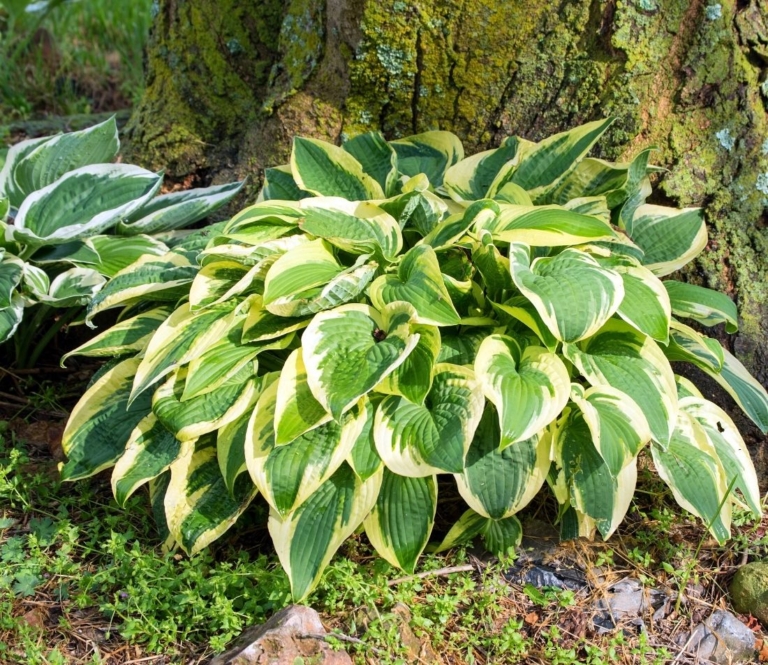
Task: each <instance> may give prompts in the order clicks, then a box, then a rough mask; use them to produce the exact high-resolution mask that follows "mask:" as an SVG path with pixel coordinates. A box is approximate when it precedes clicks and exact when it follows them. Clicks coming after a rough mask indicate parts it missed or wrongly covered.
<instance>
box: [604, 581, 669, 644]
mask: <svg viewBox="0 0 768 665" xmlns="http://www.w3.org/2000/svg"><path fill="white" fill-rule="evenodd" d="M671 599H672V597H671V596H670V594H668V593H665V592H664V591H661V590H660V589H646V588H644V587H643V585H642V584H641V583H640V582H639V580H636V579H633V578H626V579H623V580H620V581H619V582H616V583H615V584H613V585H611V586H610V587H608V589H607V591H606V593H605V595H604V597H602V598H600V599H599V600H598V601H597V603H595V606H594V609H595V610H596V613H595V615H594V617H593V623H594V625H595V628H596V629H597V631H598V632H599V633H605V632H610V631H612V630H614V629H616V628H617V627H618V625H619V624H620V623H621V624H627V623H628V624H630V625H634V626H636V627H637V628H639V629H641V630H643V629H645V622H644V621H643V617H646V618H647V617H648V616H650V615H652V616H653V620H654V621H660V620H661V619H663V618H664V616H666V615H667V614H668V613H669V607H670V602H671Z"/></svg>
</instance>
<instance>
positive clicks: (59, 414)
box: [0, 402, 69, 418]
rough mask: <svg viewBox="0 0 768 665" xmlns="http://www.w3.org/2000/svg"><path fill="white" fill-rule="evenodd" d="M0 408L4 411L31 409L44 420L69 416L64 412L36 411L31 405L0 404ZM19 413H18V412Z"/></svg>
mask: <svg viewBox="0 0 768 665" xmlns="http://www.w3.org/2000/svg"><path fill="white" fill-rule="evenodd" d="M0 407H5V408H6V409H26V408H30V409H32V410H33V411H34V412H35V413H36V414H38V415H40V416H43V417H44V418H66V417H67V416H68V415H69V414H68V413H65V412H64V411H48V410H47V409H36V408H35V407H34V406H32V404H29V403H27V404H10V403H9V402H0ZM19 413H20V412H19Z"/></svg>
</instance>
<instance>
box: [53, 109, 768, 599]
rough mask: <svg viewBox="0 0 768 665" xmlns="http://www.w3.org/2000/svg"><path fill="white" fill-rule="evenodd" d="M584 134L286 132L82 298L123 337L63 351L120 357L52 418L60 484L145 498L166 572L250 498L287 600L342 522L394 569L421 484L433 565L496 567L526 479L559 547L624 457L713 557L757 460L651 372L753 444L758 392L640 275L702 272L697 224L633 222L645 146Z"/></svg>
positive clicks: (618, 487) (300, 591)
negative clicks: (283, 576)
mask: <svg viewBox="0 0 768 665" xmlns="http://www.w3.org/2000/svg"><path fill="white" fill-rule="evenodd" d="M609 124H610V121H609V120H607V121H596V122H593V123H590V124H587V125H584V126H582V127H579V128H576V129H573V130H571V131H569V132H565V133H563V134H558V135H555V136H552V137H550V138H548V139H545V140H544V141H541V142H540V143H532V142H529V141H526V140H524V139H520V138H517V137H512V138H509V139H507V140H506V141H505V142H504V143H503V144H502V145H501V146H500V147H499V148H497V149H494V150H490V151H487V152H484V153H480V154H477V155H473V156H470V157H467V158H464V155H463V148H462V145H461V143H460V142H459V140H458V139H457V138H456V137H455V136H454V135H452V134H450V133H447V132H428V133H425V134H420V135H417V136H413V137H409V138H405V139H400V140H397V141H391V142H386V141H385V140H384V139H383V138H382V136H381V135H379V134H377V133H370V134H364V135H361V136H358V137H355V138H353V139H351V140H349V141H347V142H345V143H344V144H343V146H342V147H337V146H334V145H331V144H328V143H324V142H321V141H316V140H312V139H303V138H297V139H295V141H294V145H293V152H292V155H291V163H290V165H286V166H281V167H277V168H273V169H268V170H267V173H266V180H265V184H264V189H263V191H262V200H261V201H260V202H258V203H257V204H255V205H254V206H252V207H250V208H247V209H246V210H244V211H242V212H241V213H239V214H238V215H236V216H235V217H233V218H232V219H231V220H230V221H229V222H228V223H226V224H224V225H221V226H217V227H216V228H215V229H212V230H211V231H210V234H211V235H210V237H209V238H198V239H196V240H195V241H194V242H192V243H189V244H187V245H186V246H185V247H184V248H183V250H180V249H178V248H172V249H171V250H170V251H169V252H167V253H166V254H163V255H162V256H158V257H152V259H151V260H149V261H140V262H138V263H136V264H133V265H129V266H127V267H126V268H124V269H123V270H121V271H120V272H118V273H117V274H116V275H115V276H114V277H113V278H112V279H111V280H110V281H109V283H108V284H107V285H105V286H104V288H102V289H101V291H100V292H99V293H98V294H97V295H96V296H95V297H94V298H93V300H92V302H91V304H90V306H89V312H88V315H87V320H89V321H92V320H93V318H94V317H96V316H98V315H99V313H101V312H103V311H105V310H108V309H112V308H123V314H122V315H121V320H120V322H119V323H118V324H117V325H116V326H114V327H112V328H109V329H107V330H105V331H104V332H102V333H101V334H100V335H99V336H97V337H96V338H95V339H94V340H92V341H90V342H88V343H87V344H85V345H84V346H83V347H81V348H80V349H78V350H76V351H74V352H73V354H82V355H86V356H87V355H96V356H98V355H107V356H113V357H118V358H117V360H116V361H114V362H112V363H109V364H108V365H106V366H105V367H104V369H103V371H102V372H100V373H99V374H98V375H97V376H96V377H95V378H94V381H93V383H92V385H91V387H90V388H89V389H88V391H87V392H86V393H85V395H84V396H83V398H82V400H81V401H80V403H79V404H78V405H77V407H76V408H75V409H74V411H73V413H72V416H71V418H70V420H69V423H68V425H67V429H66V431H65V433H64V437H63V448H64V452H65V453H66V455H67V456H68V461H67V462H66V463H65V464H64V465H63V467H62V477H63V478H64V479H66V480H76V479H80V478H84V477H87V476H90V475H93V474H95V473H97V472H99V471H102V470H104V469H107V468H110V467H114V469H113V472H112V485H113V490H114V493H115V497H116V498H117V500H118V502H120V503H125V502H126V501H127V500H128V499H129V497H130V496H131V495H132V494H133V493H134V492H135V491H136V490H137V489H138V488H139V487H141V486H142V485H145V484H148V486H149V492H150V497H151V502H152V505H153V507H154V510H155V514H156V515H157V517H158V519H159V522H160V524H161V527H162V529H163V530H164V533H165V536H166V538H167V543H168V544H169V545H172V544H178V545H179V546H181V547H182V548H183V549H184V550H185V551H187V552H188V553H195V552H197V551H199V550H201V549H202V548H204V547H205V546H206V545H208V544H209V543H210V542H212V541H213V540H215V539H216V538H218V537H220V536H221V535H222V534H223V533H224V532H225V531H226V530H227V529H228V528H230V527H231V526H232V524H233V523H235V521H236V520H237V519H238V517H239V516H240V515H241V514H242V513H243V511H245V510H246V508H247V507H248V505H249V504H250V503H251V502H252V500H253V499H254V497H255V496H256V495H257V494H261V495H262V497H263V498H264V499H265V500H266V501H267V503H268V504H269V506H270V515H269V519H268V527H269V531H270V534H271V536H272V539H273V542H274V544H275V549H276V550H277V553H278V556H279V558H280V561H281V563H282V565H283V567H284V569H285V570H286V572H287V574H288V576H289V578H290V581H291V587H292V592H293V595H294V597H295V598H297V599H300V598H304V597H305V596H306V595H307V594H308V593H309V592H310V591H311V590H312V588H313V587H314V586H315V585H316V584H317V583H318V580H319V579H320V576H321V574H322V571H323V569H324V568H325V567H326V565H327V564H328V562H329V561H330V559H331V558H332V556H333V554H334V552H335V551H336V550H337V549H338V547H339V546H340V545H341V544H342V543H343V542H344V540H345V539H346V538H348V537H349V536H350V535H351V534H353V533H354V532H355V531H356V530H357V529H358V528H360V527H361V526H362V528H364V530H365V533H366V534H367V537H368V539H369V540H370V542H371V543H372V545H373V546H374V548H375V549H376V551H377V552H378V554H379V555H380V556H381V557H383V558H384V559H385V560H386V561H388V562H389V563H390V564H392V565H394V566H396V567H399V568H402V569H403V570H405V571H408V572H412V571H413V570H414V569H415V567H416V564H417V561H418V559H419V556H420V555H421V554H422V552H423V551H424V549H425V548H426V546H427V544H428V542H429V539H430V534H431V531H432V527H433V523H434V516H435V511H436V506H437V501H438V496H437V476H438V474H450V475H453V476H454V478H455V481H456V485H457V488H458V491H459V493H460V494H461V496H462V497H463V499H464V500H465V501H466V503H467V505H468V506H469V509H468V510H467V511H466V512H465V513H464V515H463V516H462V517H461V518H460V519H459V520H458V522H457V523H456V524H455V525H454V527H453V528H452V529H451V530H450V531H449V532H448V534H447V535H446V537H445V539H444V540H443V541H442V542H441V543H436V544H434V547H435V548H436V549H438V550H439V549H442V548H448V547H451V546H453V545H456V544H457V543H461V542H465V541H467V540H470V539H472V538H474V537H476V536H482V538H483V540H484V542H485V545H486V547H487V548H488V549H489V550H491V551H492V552H495V553H501V554H503V553H506V552H509V551H510V550H511V549H512V548H514V547H515V546H516V545H517V544H518V543H519V541H520V538H521V525H520V522H519V521H518V519H517V517H516V516H515V514H516V513H517V512H518V511H520V510H521V509H522V508H524V507H525V506H526V505H527V504H528V503H529V502H530V501H531V500H532V499H533V497H534V496H535V495H536V494H537V493H538V491H539V490H540V489H541V487H542V486H543V485H544V484H545V483H547V484H548V485H549V486H550V487H551V489H552V491H553V493H554V496H555V497H556V498H557V501H558V503H559V505H560V514H559V522H560V525H561V532H562V535H563V537H565V538H571V537H575V536H578V535H582V536H592V535H594V534H595V532H599V533H600V534H601V536H602V537H603V538H605V539H607V538H608V537H609V536H610V535H611V534H612V533H613V532H614V531H615V529H616V528H617V527H618V525H619V524H620V523H621V521H622V519H623V518H624V515H625V514H626V512H627V510H628V508H629V506H630V503H631V501H632V497H633V494H634V490H635V485H636V480H637V472H638V469H637V459H638V455H639V454H640V453H641V452H642V451H648V453H649V454H650V456H651V458H652V460H653V464H654V466H655V468H656V470H657V472H658V474H659V476H660V477H661V478H662V479H663V480H664V482H666V483H667V484H668V485H669V487H670V489H671V491H672V492H673V495H674V497H675V499H676V500H677V502H678V503H679V504H680V505H681V506H682V507H683V508H685V509H686V510H688V511H690V512H692V513H694V514H695V515H697V516H699V517H700V518H701V519H702V520H703V521H704V524H705V525H706V527H707V528H708V529H709V530H710V531H711V533H712V535H713V536H714V537H715V538H716V539H717V541H719V542H724V541H725V540H726V539H727V538H728V537H729V534H730V522H731V513H732V509H733V507H734V506H738V507H741V506H743V507H746V508H748V509H749V510H750V511H751V512H752V513H753V514H754V515H755V516H759V515H760V514H761V508H760V501H759V492H758V487H757V479H756V476H755V472H754V468H753V465H752V462H751V460H750V458H749V454H748V452H747V449H746V447H745V445H744V442H743V440H742V439H741V436H740V435H739V433H738V431H737V429H736V427H735V426H734V424H733V422H732V421H731V420H730V418H729V417H728V415H727V414H726V413H725V412H723V411H722V410H721V409H720V408H719V407H717V406H716V405H714V404H712V403H711V402H709V401H707V400H706V399H704V398H703V397H702V396H701V394H700V393H699V391H698V390H697V389H696V388H695V386H694V385H693V384H692V383H691V382H690V381H688V380H687V379H684V378H682V377H679V376H676V375H675V374H674V373H673V370H672V367H671V365H670V361H671V360H675V361H687V362H690V363H692V364H694V365H696V366H697V367H699V368H700V369H702V370H703V371H704V372H706V373H707V374H709V375H710V376H712V377H713V378H714V379H715V380H716V381H717V382H718V383H720V385H722V386H723V387H724V388H725V389H726V390H727V391H728V392H729V393H730V394H731V395H732V396H733V397H734V399H735V400H736V402H737V403H738V404H739V405H740V406H741V407H742V408H743V409H744V411H745V412H746V413H747V415H749V416H750V417H751V418H752V419H753V420H754V421H755V423H756V424H757V425H758V426H760V427H761V428H762V429H763V430H765V429H766V428H767V427H768V396H767V395H766V393H765V390H764V389H763V388H762V386H760V384H759V383H758V382H757V381H756V380H755V379H753V378H752V377H751V376H750V375H749V374H748V373H747V372H746V370H745V369H744V367H743V366H742V365H741V364H740V363H739V361H738V360H737V359H736V358H734V357H733V356H732V355H731V354H730V353H728V352H727V351H726V350H725V349H723V348H722V346H721V345H720V344H719V343H718V342H717V341H716V340H714V339H711V338H709V337H707V336H705V335H703V334H701V333H700V332H698V331H697V330H695V329H694V328H692V327H690V326H689V325H687V324H685V323H683V322H682V321H681V320H680V319H687V320H689V322H693V323H695V324H697V325H699V326H711V325H716V324H721V323H722V324H725V326H726V327H727V329H729V330H734V329H735V328H736V325H737V316H736V311H735V307H734V305H733V303H732V302H731V301H730V299H728V298H727V297H726V296H724V295H722V294H719V293H716V292H714V291H711V290H709V289H706V288H704V287H700V286H694V285H690V284H685V283H683V282H679V281H676V280H672V279H667V280H665V281H662V280H661V279H660V278H661V277H666V276H668V275H670V274H671V273H673V272H675V271H676V270H678V269H679V268H681V267H683V266H684V265H685V264H687V263H688V262H690V261H691V260H692V259H693V258H695V256H696V255H697V254H698V253H699V252H701V250H702V249H703V248H704V246H705V245H706V241H707V233H706V228H705V224H704V221H703V219H702V217H701V214H700V212H699V211H698V210H697V209H683V210H678V209H674V208H670V207H666V206H658V205H653V204H647V203H646V199H647V198H648V197H649V196H650V194H651V186H650V178H649V175H650V174H651V173H652V172H653V170H654V169H653V167H652V166H650V165H649V161H648V160H649V155H650V150H646V151H643V152H641V153H640V154H639V155H638V156H637V157H636V158H635V159H634V160H633V161H632V162H631V163H627V164H617V163H609V162H605V161H602V160H598V159H593V158H589V157H587V156H586V155H587V153H588V151H589V150H590V148H591V147H592V146H593V145H594V143H595V142H596V141H597V140H598V139H599V138H600V136H601V135H602V133H603V132H604V131H605V130H606V129H607V127H608V126H609ZM179 298H181V299H180V300H179ZM177 300H178V303H177V304H171V303H175V302H176V301H177ZM70 355H72V354H70Z"/></svg>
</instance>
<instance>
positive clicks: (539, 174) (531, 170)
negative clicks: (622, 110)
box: [495, 118, 613, 203]
mask: <svg viewBox="0 0 768 665" xmlns="http://www.w3.org/2000/svg"><path fill="white" fill-rule="evenodd" d="M612 122H613V118H608V119H606V120H596V121H594V122H589V123H587V124H585V125H581V126H580V127H575V128H574V129H570V130H568V131H566V132H562V133H560V134H555V135H553V136H549V137H547V138H546V139H544V140H543V141H539V143H536V144H535V145H533V146H524V152H523V153H522V154H521V156H520V158H519V160H516V161H517V165H516V166H515V167H514V168H513V169H511V171H510V172H509V174H508V175H505V174H504V171H503V170H502V172H501V173H500V174H499V176H501V178H498V177H497V179H496V183H495V184H496V186H497V188H498V185H499V184H500V183H503V182H507V181H510V182H514V183H515V184H517V185H520V187H522V188H523V189H525V190H527V191H528V192H529V193H530V195H531V198H532V199H533V202H534V203H547V202H548V201H549V198H550V195H551V193H552V192H553V191H555V190H556V189H557V187H558V185H559V184H560V183H561V182H562V180H563V179H565V178H566V177H567V176H568V174H570V173H571V171H573V170H574V169H575V168H576V166H577V165H578V163H579V161H580V160H581V159H582V158H583V157H584V156H585V155H586V154H587V153H588V152H589V150H590V149H591V148H592V146H593V145H594V144H595V143H596V142H597V141H598V140H599V139H600V137H601V136H602V135H603V134H604V133H605V130H607V129H608V127H609V126H610V125H611V123H612Z"/></svg>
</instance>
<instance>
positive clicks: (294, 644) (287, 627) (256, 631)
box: [209, 605, 352, 665]
mask: <svg viewBox="0 0 768 665" xmlns="http://www.w3.org/2000/svg"><path fill="white" fill-rule="evenodd" d="M326 634H327V633H326V632H325V628H323V624H322V623H321V621H320V616H319V615H318V614H317V612H315V610H313V609H312V608H309V607H304V606H303V605H291V606H290V607H286V608H285V609H283V610H281V611H280V612H278V613H277V614H275V615H274V616H272V617H271V618H270V619H269V621H267V622H266V623H264V624H262V625H261V626H254V627H253V628H249V629H248V630H246V631H245V632H244V633H243V634H242V635H241V636H240V637H239V638H238V640H237V642H236V644H235V646H234V647H233V648H232V649H230V650H229V651H227V652H226V653H223V654H221V655H219V656H216V658H214V659H213V660H211V661H210V663H209V665H294V663H301V662H305V663H310V662H311V663H312V665H352V659H351V658H350V657H349V654H348V653H347V652H346V651H336V650H334V649H332V648H331V647H330V646H329V645H328V643H327V642H325V640H324V639H323V638H324V637H325V635H326Z"/></svg>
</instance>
